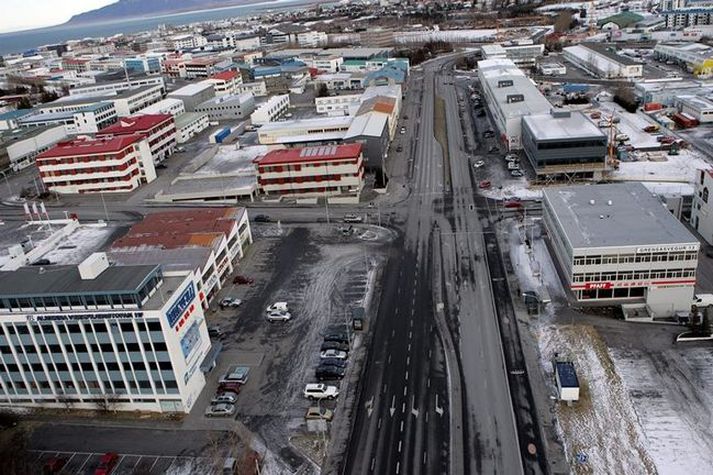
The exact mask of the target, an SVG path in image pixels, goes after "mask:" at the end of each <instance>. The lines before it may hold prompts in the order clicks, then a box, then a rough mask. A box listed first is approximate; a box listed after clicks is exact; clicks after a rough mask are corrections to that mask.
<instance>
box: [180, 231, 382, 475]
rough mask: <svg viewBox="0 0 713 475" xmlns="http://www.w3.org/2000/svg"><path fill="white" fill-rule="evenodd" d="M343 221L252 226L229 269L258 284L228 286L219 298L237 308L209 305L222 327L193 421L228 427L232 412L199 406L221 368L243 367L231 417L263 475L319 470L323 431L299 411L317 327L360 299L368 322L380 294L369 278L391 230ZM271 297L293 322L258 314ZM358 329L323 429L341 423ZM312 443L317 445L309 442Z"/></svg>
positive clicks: (337, 319) (337, 430)
mask: <svg viewBox="0 0 713 475" xmlns="http://www.w3.org/2000/svg"><path fill="white" fill-rule="evenodd" d="M341 227H342V225H331V226H330V225H324V224H322V225H315V226H305V227H294V228H292V227H284V226H283V227H278V225H276V224H267V225H256V226H254V227H253V233H254V236H255V243H254V244H253V245H252V246H251V248H250V249H249V251H248V254H247V256H246V258H245V259H244V260H243V261H241V262H240V265H239V269H238V270H237V271H236V273H238V274H242V275H246V276H249V277H251V278H253V279H254V280H255V283H254V284H253V285H250V286H233V285H232V284H229V285H227V286H226V288H225V289H223V291H222V292H221V294H220V298H222V297H225V296H232V297H238V298H240V299H242V300H243V304H242V305H241V306H240V307H239V308H238V309H226V310H222V311H221V310H216V311H213V312H210V313H209V315H208V317H207V318H208V324H209V325H220V327H221V329H222V330H223V331H225V333H226V335H225V337H224V338H223V339H222V342H223V345H224V346H223V351H222V354H221V356H220V357H219V360H218V366H217V367H216V369H215V370H213V371H212V373H211V375H210V380H209V382H208V385H207V389H206V391H205V392H204V394H203V396H202V398H201V400H199V403H198V404H197V407H196V410H195V411H193V412H194V413H195V414H191V416H190V417H191V418H192V419H194V421H195V423H196V424H208V425H210V427H213V428H218V427H221V428H222V427H223V426H231V425H235V421H232V420H219V419H215V420H206V418H205V417H203V416H202V412H203V411H204V409H205V407H206V405H207V404H208V402H209V399H210V397H212V395H213V393H214V390H215V388H216V386H217V379H218V378H219V377H220V376H221V375H222V374H223V373H224V371H225V369H226V368H227V367H228V366H230V365H231V364H244V365H248V366H250V367H251V372H250V376H249V381H248V382H247V384H245V385H244V386H243V388H242V391H241V393H240V395H239V398H238V403H237V407H238V415H237V420H238V421H239V422H240V423H243V424H245V426H246V427H247V428H248V429H249V430H250V431H252V432H253V434H254V435H255V437H254V438H253V440H252V441H251V442H252V444H253V446H254V447H258V448H260V449H261V450H260V452H262V453H263V454H264V455H265V459H266V461H267V462H268V466H270V465H271V466H272V471H271V472H270V473H272V472H273V471H274V473H281V472H284V471H297V470H307V473H309V472H311V471H316V465H319V464H320V463H321V460H320V458H321V457H320V454H323V453H324V450H323V447H321V444H322V443H323V441H324V439H323V438H322V435H321V434H319V433H317V434H314V433H312V434H310V433H309V432H308V431H307V426H306V424H305V420H304V413H305V411H306V409H307V407H308V406H309V405H310V403H309V402H308V401H307V400H306V399H304V398H303V396H302V389H303V388H304V385H305V384H306V383H310V382H316V380H315V379H314V375H313V369H314V367H315V366H316V365H317V363H318V361H319V347H320V344H321V342H322V334H323V333H324V331H325V330H326V329H327V328H328V327H329V326H330V325H335V324H337V325H339V324H344V323H345V322H349V323H351V309H352V308H354V307H360V306H364V307H367V312H366V313H367V327H366V331H368V329H369V324H368V318H369V317H370V316H371V312H370V311H369V309H370V308H371V306H372V305H373V304H374V302H375V301H376V297H377V296H376V295H375V291H376V292H378V286H377V285H375V282H376V281H377V280H378V277H379V271H380V268H381V265H382V264H383V262H384V260H385V252H386V250H387V248H388V246H389V242H390V241H391V239H392V238H393V236H392V234H391V232H390V231H387V230H385V229H383V228H377V227H370V226H355V227H354V228H353V232H352V233H344V232H342V231H340V228H341ZM217 301H219V299H216V302H217ZM276 301H286V302H288V304H289V307H290V312H291V313H292V317H293V318H292V320H291V321H289V322H285V323H269V322H267V321H266V320H265V318H264V311H265V308H266V307H267V306H268V305H270V304H272V303H273V302H276ZM364 336H365V335H364V333H363V332H356V333H355V336H354V341H353V343H352V351H351V352H350V354H349V365H348V372H347V376H346V377H345V378H344V380H342V381H341V383H339V382H330V383H329V384H336V385H337V386H339V389H340V392H341V395H340V397H339V398H338V400H337V401H335V402H325V403H323V406H324V407H329V408H330V409H333V410H334V412H335V418H334V421H333V422H332V423H331V427H330V428H329V434H327V437H330V436H331V437H333V436H335V434H341V433H343V432H345V431H346V430H347V427H346V424H344V423H343V422H344V418H340V415H341V414H344V413H346V412H347V409H348V408H347V405H348V403H349V402H350V401H351V399H352V398H350V397H348V396H349V390H350V388H351V387H352V386H353V384H354V382H355V378H357V377H358V373H359V369H360V368H359V366H360V361H361V360H362V359H363V357H364ZM313 404H314V403H313ZM201 419H202V420H201ZM293 438H296V440H294V441H293V440H292V439H293ZM315 445H317V446H318V447H316V450H309V449H314V448H315V447H314V446H315ZM298 446H303V447H304V446H307V448H308V450H306V451H301V450H300V449H298ZM306 452H309V455H308V454H306Z"/></svg>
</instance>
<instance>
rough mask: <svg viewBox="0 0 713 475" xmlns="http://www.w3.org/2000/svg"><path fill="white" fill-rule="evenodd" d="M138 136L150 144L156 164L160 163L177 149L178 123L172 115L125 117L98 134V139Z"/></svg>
mask: <svg viewBox="0 0 713 475" xmlns="http://www.w3.org/2000/svg"><path fill="white" fill-rule="evenodd" d="M134 134H138V135H140V136H142V137H144V138H145V139H146V140H148V142H149V148H150V150H151V156H152V157H153V160H154V163H160V162H162V161H164V160H165V159H166V158H168V157H169V156H171V154H173V151H174V150H175V148H176V139H177V132H176V123H175V121H174V119H173V116H172V115H171V114H146V115H135V116H131V117H124V118H122V119H121V120H120V121H119V122H117V123H116V124H113V125H110V126H109V127H105V128H103V129H102V130H100V131H99V132H97V137H104V136H124V135H134Z"/></svg>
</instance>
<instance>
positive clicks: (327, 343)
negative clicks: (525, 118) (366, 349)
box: [319, 341, 349, 352]
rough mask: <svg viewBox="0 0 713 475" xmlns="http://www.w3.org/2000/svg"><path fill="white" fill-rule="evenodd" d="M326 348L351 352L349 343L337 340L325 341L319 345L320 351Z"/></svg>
mask: <svg viewBox="0 0 713 475" xmlns="http://www.w3.org/2000/svg"><path fill="white" fill-rule="evenodd" d="M324 350H339V351H346V352H349V345H348V344H346V343H339V342H337V341H325V342H324V343H322V346H320V347H319V351H324Z"/></svg>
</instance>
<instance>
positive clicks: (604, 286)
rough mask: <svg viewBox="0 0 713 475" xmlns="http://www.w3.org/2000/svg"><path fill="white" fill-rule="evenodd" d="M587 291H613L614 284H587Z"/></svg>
mask: <svg viewBox="0 0 713 475" xmlns="http://www.w3.org/2000/svg"><path fill="white" fill-rule="evenodd" d="M584 288H585V289H587V290H592V289H611V288H612V284H611V282H587V284H586V285H585V286H584Z"/></svg>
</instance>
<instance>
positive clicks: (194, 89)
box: [168, 81, 215, 97]
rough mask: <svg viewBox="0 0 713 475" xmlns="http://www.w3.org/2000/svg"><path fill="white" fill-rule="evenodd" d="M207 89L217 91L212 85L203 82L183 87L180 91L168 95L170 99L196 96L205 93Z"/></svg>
mask: <svg viewBox="0 0 713 475" xmlns="http://www.w3.org/2000/svg"><path fill="white" fill-rule="evenodd" d="M206 89H215V87H214V86H213V84H212V83H209V82H204V81H201V82H197V83H193V84H188V85H187V86H183V87H182V88H180V89H176V90H175V91H171V92H169V93H168V97H173V96H176V97H183V96H194V95H196V94H199V93H201V92H203V91H205V90H206Z"/></svg>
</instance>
